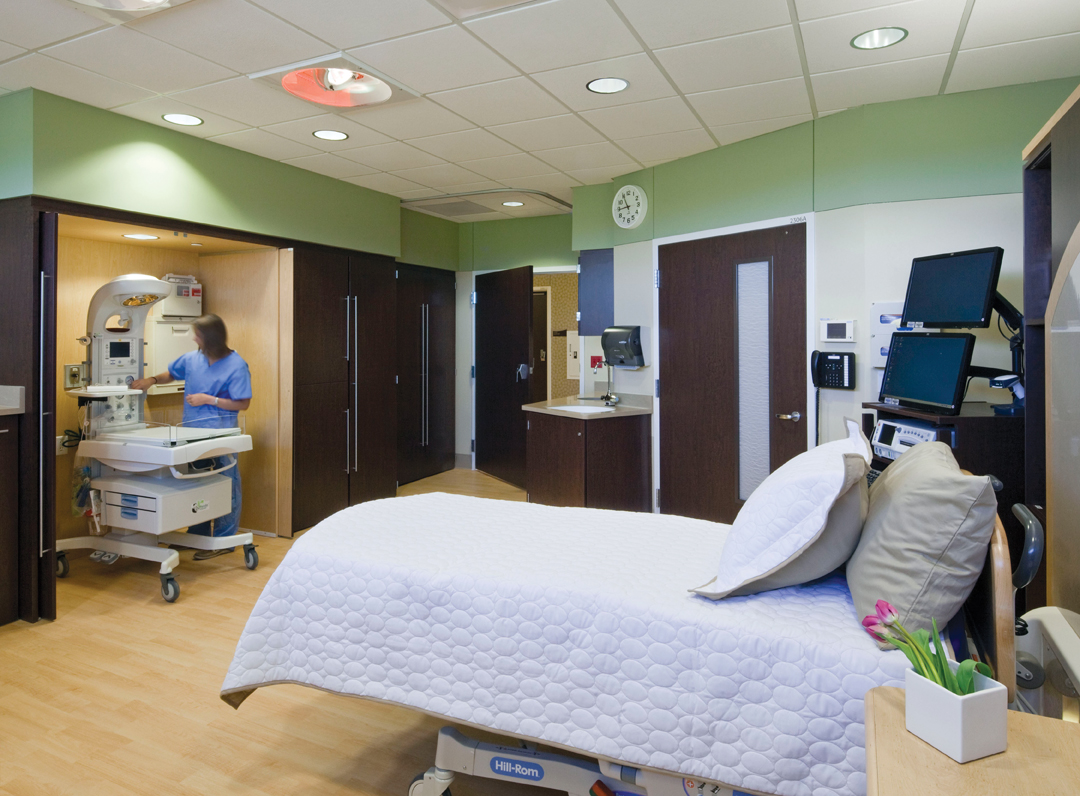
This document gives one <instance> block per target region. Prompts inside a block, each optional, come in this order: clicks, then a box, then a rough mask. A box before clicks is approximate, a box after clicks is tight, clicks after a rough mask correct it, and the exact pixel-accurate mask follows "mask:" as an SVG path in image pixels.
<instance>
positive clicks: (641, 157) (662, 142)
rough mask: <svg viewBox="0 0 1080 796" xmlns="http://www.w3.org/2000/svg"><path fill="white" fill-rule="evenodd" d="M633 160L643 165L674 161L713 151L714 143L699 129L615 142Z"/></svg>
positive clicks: (710, 137)
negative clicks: (709, 150)
mask: <svg viewBox="0 0 1080 796" xmlns="http://www.w3.org/2000/svg"><path fill="white" fill-rule="evenodd" d="M615 143H616V144H618V145H619V146H621V147H622V148H623V149H625V150H626V151H627V152H629V153H630V155H631V157H633V158H634V159H635V160H637V161H640V162H641V163H645V164H646V165H647V164H648V163H649V162H656V161H666V160H675V159H676V158H685V157H689V156H690V155H696V154H697V153H698V152H704V151H705V150H707V149H715V148H716V142H714V141H713V140H712V136H710V135H709V134H708V133H707V132H705V131H704V130H702V129H701V128H700V127H699V128H698V129H696V130H684V131H682V132H679V133H662V134H661V135H648V136H644V137H642V138H627V139H625V140H617V141H616V142H615Z"/></svg>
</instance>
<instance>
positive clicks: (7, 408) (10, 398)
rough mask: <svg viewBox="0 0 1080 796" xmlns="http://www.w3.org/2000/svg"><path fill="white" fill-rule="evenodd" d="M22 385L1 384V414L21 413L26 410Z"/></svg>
mask: <svg viewBox="0 0 1080 796" xmlns="http://www.w3.org/2000/svg"><path fill="white" fill-rule="evenodd" d="M23 396H24V390H23V388H22V387H5V386H4V385H0V415H21V414H23V413H24V412H25V411H26V407H25V403H26V401H25V398H24V397H23Z"/></svg>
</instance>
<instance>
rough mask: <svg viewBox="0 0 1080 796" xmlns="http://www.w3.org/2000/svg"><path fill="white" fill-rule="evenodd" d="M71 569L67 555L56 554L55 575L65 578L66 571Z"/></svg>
mask: <svg viewBox="0 0 1080 796" xmlns="http://www.w3.org/2000/svg"><path fill="white" fill-rule="evenodd" d="M70 571H71V565H70V564H69V563H68V560H67V556H66V555H64V554H63V553H57V554H56V577H58V578H66V577H67V575H68V572H70Z"/></svg>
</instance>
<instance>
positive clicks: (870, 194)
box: [572, 78, 1077, 249]
mask: <svg viewBox="0 0 1080 796" xmlns="http://www.w3.org/2000/svg"><path fill="white" fill-rule="evenodd" d="M1076 83H1077V79H1076V78H1067V79H1063V80H1049V81H1045V82H1041V83H1028V84H1025V85H1019V86H1005V87H1003V88H994V89H986V90H984V91H972V92H966V93H962V94H948V95H944V96H934V97H921V98H918V99H912V100H901V101H898V102H887V103H881V104H877V105H866V106H863V107H860V108H854V109H852V110H849V111H844V112H842V113H836V114H832V115H830V116H826V117H824V118H822V119H817V120H815V121H813V122H807V123H805V124H801V125H797V126H795V127H789V128H787V129H785V130H779V131H777V132H775V133H769V134H767V135H762V136H758V137H757V138H751V139H748V140H746V141H739V142H738V143H735V144H729V145H727V146H724V147H720V148H718V149H712V150H709V151H708V152H702V153H701V154H698V155H693V156H691V157H688V158H682V159H680V160H676V161H672V162H671V163H664V164H662V165H660V166H656V167H655V168H653V169H651V172H652V180H653V188H652V193H651V194H650V195H649V205H650V206H649V215H650V216H652V217H653V220H652V233H651V236H650V235H648V234H646V230H647V224H648V223H649V222H648V219H646V221H645V222H643V223H642V225H641V226H640V227H639V228H638V229H637V230H633V231H631V232H630V233H627V232H625V231H622V230H618V229H617V228H616V226H615V224H614V222H613V221H612V220H611V201H612V198H613V196H614V191H615V189H616V187H617V186H618V185H622V184H625V183H626V182H633V181H635V180H641V181H644V180H646V179H647V176H646V172H637V173H636V174H631V175H626V176H625V177H622V178H619V180H617V181H616V182H615V183H608V184H605V185H590V186H585V187H582V188H575V189H574V225H573V243H572V245H573V247H574V248H575V249H601V248H607V247H608V246H612V245H619V244H622V243H631V242H635V241H636V240H647V239H649V237H664V236H668V235H677V234H680V233H686V232H695V231H698V230H703V229H715V228H719V227H725V226H730V225H733V224H739V223H744V222H749V221H757V220H762V219H767V218H782V217H784V216H788V215H796V214H800V213H805V212H808V211H811V210H832V209H835V208H838V207H849V206H852V205H861V204H872V203H879V202H900V201H910V200H916V199H943V198H950V197H960V196H983V195H990V194H1000V193H1016V192H1018V191H1020V190H1021V165H1020V152H1021V150H1022V149H1023V147H1024V146H1025V145H1026V144H1027V143H1028V142H1029V141H1030V140H1031V138H1032V137H1034V135H1035V134H1036V133H1037V132H1038V131H1039V129H1040V128H1041V127H1042V125H1043V124H1044V123H1045V122H1046V120H1047V119H1049V118H1050V116H1051V115H1052V114H1053V113H1054V111H1055V110H1057V108H1058V106H1059V105H1060V104H1061V103H1062V102H1063V101H1064V100H1065V99H1066V97H1068V95H1069V93H1070V92H1071V91H1072V90H1073V89H1074V88H1075V87H1076ZM646 171H650V170H646ZM638 184H641V185H642V187H645V186H644V184H642V182H639V183H638Z"/></svg>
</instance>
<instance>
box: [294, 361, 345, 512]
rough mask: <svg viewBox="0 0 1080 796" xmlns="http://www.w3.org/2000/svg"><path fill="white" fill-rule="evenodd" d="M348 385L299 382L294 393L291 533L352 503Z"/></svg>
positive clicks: (343, 383)
mask: <svg viewBox="0 0 1080 796" xmlns="http://www.w3.org/2000/svg"><path fill="white" fill-rule="evenodd" d="M348 400H349V385H348V384H347V383H345V382H343V381H342V382H334V383H331V384H303V385H297V387H296V390H295V392H294V394H293V522H292V529H293V533H296V532H297V531H302V530H304V529H305V528H310V527H311V526H312V525H314V524H315V523H317V522H319V521H321V520H323V519H325V518H326V517H329V516H330V515H331V514H333V513H334V512H336V511H341V510H342V509H343V508H346V507H348V505H349V474H350V471H351V469H352V466H351V462H352V445H351V444H350V443H351V438H350V434H349V429H348V426H349V418H348V414H347V413H348V412H349V409H348Z"/></svg>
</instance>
